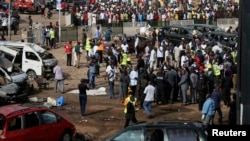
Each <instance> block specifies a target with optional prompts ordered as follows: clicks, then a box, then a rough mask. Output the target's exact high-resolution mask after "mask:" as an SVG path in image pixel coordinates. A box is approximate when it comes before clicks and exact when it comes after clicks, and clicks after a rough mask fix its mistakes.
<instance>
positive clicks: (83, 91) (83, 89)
mask: <svg viewBox="0 0 250 141" xmlns="http://www.w3.org/2000/svg"><path fill="white" fill-rule="evenodd" d="M80 82H81V83H80V84H79V85H78V89H79V102H80V112H81V115H82V116H84V115H85V108H86V104H87V90H89V86H88V84H87V81H86V80H84V79H81V81H80Z"/></svg>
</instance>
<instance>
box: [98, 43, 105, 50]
mask: <svg viewBox="0 0 250 141" xmlns="http://www.w3.org/2000/svg"><path fill="white" fill-rule="evenodd" d="M98 50H100V51H103V50H104V41H101V43H100V45H99V47H98Z"/></svg>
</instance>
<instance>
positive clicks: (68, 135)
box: [62, 132, 71, 141]
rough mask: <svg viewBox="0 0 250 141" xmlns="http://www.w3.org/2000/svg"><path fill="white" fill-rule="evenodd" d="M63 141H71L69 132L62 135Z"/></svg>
mask: <svg viewBox="0 0 250 141" xmlns="http://www.w3.org/2000/svg"><path fill="white" fill-rule="evenodd" d="M62 141H71V135H70V133H69V132H65V133H64V134H63V136H62Z"/></svg>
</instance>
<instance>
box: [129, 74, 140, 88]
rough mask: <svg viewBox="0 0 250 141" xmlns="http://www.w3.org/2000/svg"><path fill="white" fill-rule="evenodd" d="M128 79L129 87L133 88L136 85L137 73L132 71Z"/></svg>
mask: <svg viewBox="0 0 250 141" xmlns="http://www.w3.org/2000/svg"><path fill="white" fill-rule="evenodd" d="M129 78H130V86H135V85H137V79H138V72H137V71H135V70H132V71H131V72H130V74H129Z"/></svg>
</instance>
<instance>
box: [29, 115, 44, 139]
mask: <svg viewBox="0 0 250 141" xmlns="http://www.w3.org/2000/svg"><path fill="white" fill-rule="evenodd" d="M24 130H25V135H26V136H25V139H26V141H44V140H46V134H45V133H44V132H43V129H42V127H41V120H40V118H39V115H38V113H37V112H34V111H33V112H28V113H25V114H24Z"/></svg>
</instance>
